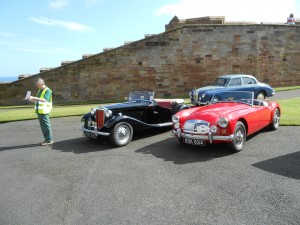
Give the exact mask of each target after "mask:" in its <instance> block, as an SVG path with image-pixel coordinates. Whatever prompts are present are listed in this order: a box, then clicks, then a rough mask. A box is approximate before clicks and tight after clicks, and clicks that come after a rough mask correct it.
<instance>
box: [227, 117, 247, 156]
mask: <svg viewBox="0 0 300 225" xmlns="http://www.w3.org/2000/svg"><path fill="white" fill-rule="evenodd" d="M246 135H247V134H246V128H245V126H244V124H243V123H242V122H240V121H238V122H237V123H236V126H235V129H234V134H233V140H232V142H231V143H229V147H230V151H232V152H239V151H241V150H242V149H243V147H244V145H245V142H246Z"/></svg>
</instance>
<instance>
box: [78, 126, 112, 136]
mask: <svg viewBox="0 0 300 225" xmlns="http://www.w3.org/2000/svg"><path fill="white" fill-rule="evenodd" d="M95 128H96V127H95ZM80 130H82V132H88V133H93V134H95V135H96V136H98V135H101V136H109V135H110V133H107V132H99V131H97V128H96V129H94V130H88V129H86V128H84V124H82V125H81V128H80Z"/></svg>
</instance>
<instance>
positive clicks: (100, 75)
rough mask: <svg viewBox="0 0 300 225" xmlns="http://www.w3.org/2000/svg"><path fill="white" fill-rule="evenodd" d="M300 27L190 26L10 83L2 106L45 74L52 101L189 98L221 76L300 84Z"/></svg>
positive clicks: (0, 88) (2, 88)
mask: <svg viewBox="0 0 300 225" xmlns="http://www.w3.org/2000/svg"><path fill="white" fill-rule="evenodd" d="M299 43H300V26H297V25H295V26H287V25H265V24H258V25H226V24H223V25H215V24H210V25H196V24H195V25H184V26H182V27H179V28H176V29H173V30H169V31H166V32H164V33H161V34H158V35H154V36H150V37H147V38H145V39H142V40H139V41H135V42H131V43H129V44H126V45H124V46H121V47H118V48H114V49H110V50H107V51H105V52H102V53H99V54H95V55H92V56H90V57H87V58H83V59H81V60H78V61H75V62H70V63H68V64H63V65H62V66H60V67H57V68H54V69H51V70H47V71H44V72H41V73H39V74H36V75H34V76H30V77H28V78H24V79H22V80H19V81H15V82H12V83H6V84H0V105H13V104H26V103H25V102H24V100H23V98H24V97H25V94H26V92H27V91H28V90H31V91H32V92H33V93H36V87H35V85H34V80H36V79H37V78H38V77H42V78H43V79H45V81H46V85H47V86H49V87H50V88H51V89H52V90H53V95H54V103H59V102H75V101H91V100H119V99H123V98H124V96H127V95H128V93H129V92H130V91H132V90H153V91H155V92H156V97H173V96H174V97H175V96H186V97H188V93H189V91H190V90H191V89H193V88H195V87H200V86H204V85H208V84H209V83H210V82H212V81H213V80H214V79H215V77H217V76H219V75H222V74H230V73H245V74H252V75H254V76H255V77H256V78H257V79H258V80H260V81H262V82H266V83H268V84H270V85H271V86H273V87H279V86H290V85H300V74H299V72H300V63H299V62H300V44H299Z"/></svg>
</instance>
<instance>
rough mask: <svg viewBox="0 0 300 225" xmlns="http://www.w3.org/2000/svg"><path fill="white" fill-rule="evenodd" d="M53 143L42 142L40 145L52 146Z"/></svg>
mask: <svg viewBox="0 0 300 225" xmlns="http://www.w3.org/2000/svg"><path fill="white" fill-rule="evenodd" d="M53 143H54V142H53V141H44V142H42V143H41V146H46V145H52V144H53Z"/></svg>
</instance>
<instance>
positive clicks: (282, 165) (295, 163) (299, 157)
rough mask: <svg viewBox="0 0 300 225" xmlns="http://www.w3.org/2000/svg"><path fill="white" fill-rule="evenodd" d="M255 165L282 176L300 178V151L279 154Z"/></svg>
mask: <svg viewBox="0 0 300 225" xmlns="http://www.w3.org/2000/svg"><path fill="white" fill-rule="evenodd" d="M253 166H254V167H256V168H259V169H261V170H265V171H267V172H270V173H275V174H278V175H281V176H285V177H289V178H293V179H297V180H299V179H300V152H295V153H291V154H288V155H283V156H279V157H276V158H273V159H268V160H265V161H261V162H258V163H255V164H253Z"/></svg>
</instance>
